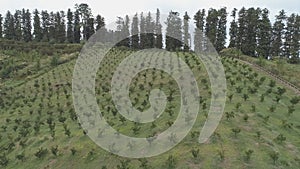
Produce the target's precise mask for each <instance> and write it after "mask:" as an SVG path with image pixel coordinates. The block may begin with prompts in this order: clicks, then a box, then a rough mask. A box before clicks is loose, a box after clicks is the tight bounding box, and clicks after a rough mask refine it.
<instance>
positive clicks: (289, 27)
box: [284, 13, 299, 58]
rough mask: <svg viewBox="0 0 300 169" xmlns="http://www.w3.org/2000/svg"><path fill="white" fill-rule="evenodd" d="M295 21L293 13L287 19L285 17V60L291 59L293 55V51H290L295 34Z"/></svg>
mask: <svg viewBox="0 0 300 169" xmlns="http://www.w3.org/2000/svg"><path fill="white" fill-rule="evenodd" d="M295 21H296V15H295V14H294V13H293V14H291V15H290V16H289V17H287V23H286V29H285V30H286V32H285V35H284V56H285V57H286V58H291V57H292V53H294V52H295V51H292V50H293V49H292V44H293V40H294V39H295V38H294V34H295V27H294V24H295ZM297 41H299V39H297Z"/></svg>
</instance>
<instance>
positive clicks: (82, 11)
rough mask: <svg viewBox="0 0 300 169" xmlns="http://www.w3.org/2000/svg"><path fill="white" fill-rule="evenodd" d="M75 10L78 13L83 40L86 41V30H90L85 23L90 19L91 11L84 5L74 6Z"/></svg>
mask: <svg viewBox="0 0 300 169" xmlns="http://www.w3.org/2000/svg"><path fill="white" fill-rule="evenodd" d="M75 9H76V11H78V13H79V16H80V18H81V25H82V27H83V39H84V40H88V37H87V34H89V32H88V29H90V28H88V27H87V26H88V25H87V22H88V20H89V18H92V10H91V8H90V7H89V6H88V4H85V3H81V4H79V5H78V4H75ZM90 21H91V20H90Z"/></svg>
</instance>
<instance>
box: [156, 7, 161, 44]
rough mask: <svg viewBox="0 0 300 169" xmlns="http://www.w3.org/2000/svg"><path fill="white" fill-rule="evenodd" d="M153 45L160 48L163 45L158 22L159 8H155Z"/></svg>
mask: <svg viewBox="0 0 300 169" xmlns="http://www.w3.org/2000/svg"><path fill="white" fill-rule="evenodd" d="M155 34H156V38H155V47H156V48H158V49H161V48H162V47H163V42H162V40H163V39H162V25H161V24H160V11H159V9H157V10H156V21H155Z"/></svg>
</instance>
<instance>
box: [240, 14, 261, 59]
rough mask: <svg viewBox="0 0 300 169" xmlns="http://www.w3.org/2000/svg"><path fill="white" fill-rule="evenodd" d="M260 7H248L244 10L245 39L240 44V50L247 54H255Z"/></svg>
mask: <svg viewBox="0 0 300 169" xmlns="http://www.w3.org/2000/svg"><path fill="white" fill-rule="evenodd" d="M259 13H260V9H255V8H249V9H248V10H247V12H246V32H245V33H246V39H245V44H242V52H243V53H244V54H246V55H249V56H257V53H256V47H257V32H258V22H259Z"/></svg>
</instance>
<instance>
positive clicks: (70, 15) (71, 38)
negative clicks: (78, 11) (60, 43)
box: [67, 9, 74, 43]
mask: <svg viewBox="0 0 300 169" xmlns="http://www.w3.org/2000/svg"><path fill="white" fill-rule="evenodd" d="M67 19H68V22H67V41H68V42H69V43H73V42H74V29H73V12H72V11H71V9H68V12H67Z"/></svg>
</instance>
